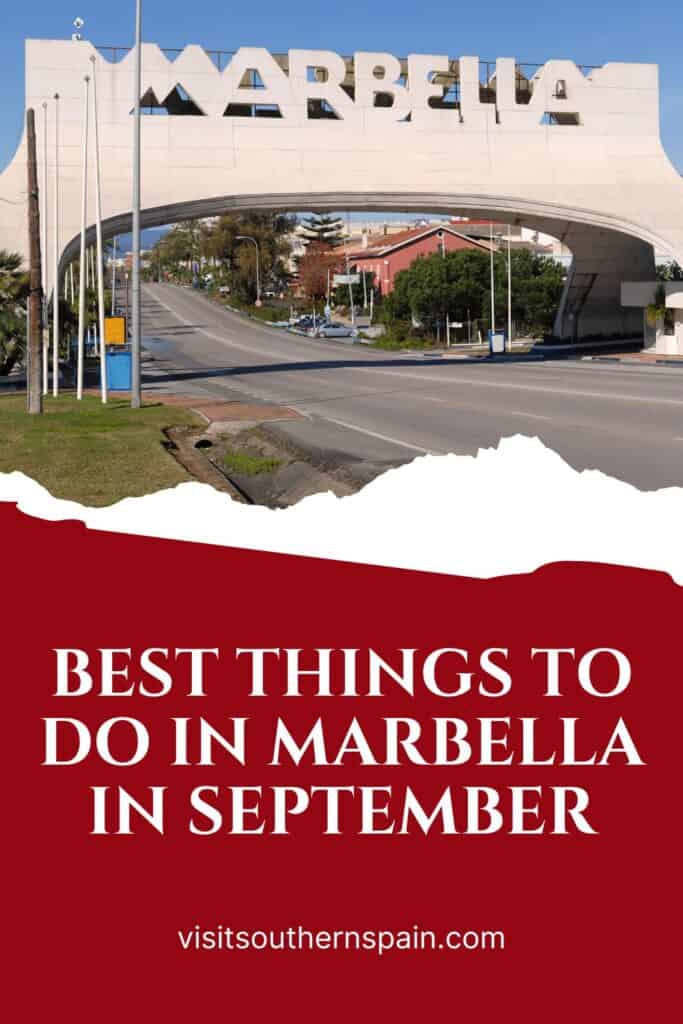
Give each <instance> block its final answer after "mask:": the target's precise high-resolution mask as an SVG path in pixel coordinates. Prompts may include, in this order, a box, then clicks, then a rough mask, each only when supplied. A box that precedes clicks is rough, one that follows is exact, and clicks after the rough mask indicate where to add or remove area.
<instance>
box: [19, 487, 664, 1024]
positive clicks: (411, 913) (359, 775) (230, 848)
mask: <svg viewBox="0 0 683 1024" xmlns="http://www.w3.org/2000/svg"><path fill="white" fill-rule="evenodd" d="M0 523H1V525H2V530H3V537H4V541H5V556H4V559H3V575H4V586H3V594H4V601H3V604H4V610H3V618H4V629H3V635H2V645H3V647H2V681H3V686H4V697H5V700H4V708H3V715H2V727H3V738H2V754H3V762H4V773H3V781H4V785H3V798H4V803H5V807H4V821H5V826H6V827H5V839H4V848H5V853H6V854H7V860H6V863H5V868H4V871H3V881H4V886H3V888H4V895H3V909H4V914H3V918H4V925H3V933H4V938H5V941H6V943H7V946H8V952H7V953H6V957H8V958H9V959H8V960H7V959H6V965H7V964H8V965H9V968H10V969H9V971H8V979H9V980H8V982H7V984H6V987H5V988H4V994H3V1002H5V1005H6V1007H7V1011H6V1015H7V1016H8V1019H11V1020H34V1019H35V1020H38V1019H50V1020H55V1021H59V1022H61V1021H70V1022H74V1024H81V1022H83V1024H85V1022H86V1021H88V1022H89V1021H93V1020H96V1021H99V1022H109V1021H121V1020H132V1021H139V1020H157V1019H159V1020H167V1021H173V1022H175V1021H184V1020H186V1019H188V1020H189V1019H192V1020H199V1021H201V1020H209V1019H211V1020H213V1019H219V1020H223V1019H226V1020H227V1019H233V1018H234V1019H236V1020H256V1021H261V1020H271V1019H278V1020H298V1021H302V1022H308V1021H319V1020H324V1021H337V1020H339V1021H341V1020H348V1019H355V1020H358V1021H370V1020H376V1019H381V1020H390V1021H412V1020H423V1019H425V1020H429V1019H436V1018H445V1019H448V1020H454V1019H457V1018H458V1017H459V1016H461V1015H462V1016H463V1018H465V1019H469V1020H475V1019H476V1020H483V1021H487V1022H488V1021H495V1020H499V1019H500V1020H503V1019H505V1020H524V1021H527V1022H536V1021H538V1022H541V1021H548V1020H552V1021H555V1022H557V1021H577V1020H580V1021H591V1022H592V1021H598V1020H603V1019H605V1020H621V1021H635V1020H656V1019H659V1018H661V1019H669V1017H670V1015H671V1014H672V1013H673V1012H674V1007H675V1005H676V1002H677V991H678V980H677V975H676V973H675V968H674V964H675V962H676V958H677V950H676V942H677V927H678V915H679V914H680V877H679V872H680V842H679V821H678V813H679V812H678V803H679V801H678V782H679V780H680V766H679V757H680V747H681V744H680V737H679V733H680V722H679V712H680V706H681V687H680V679H681V667H680V653H679V651H680V631H681V625H682V624H683V591H682V590H681V588H680V587H677V586H676V585H675V584H674V583H673V582H672V581H671V579H670V578H669V577H667V576H666V575H664V574H659V573H654V572H643V571H638V570H630V569H622V568H615V567H608V566H596V565H573V564H562V565H553V566H549V567H547V568H544V569H542V570H540V571H538V572H536V573H533V574H530V575H526V576H516V577H509V578H501V579H498V580H493V581H478V580H470V579H462V578H458V577H447V576H438V575H431V574H426V573H414V572H403V571H397V570H388V569H380V568H371V567H365V566H354V565H347V564H341V563H334V562H323V561H317V560H313V559H303V558H294V557H286V556H277V555H270V554H264V553H258V552H246V551H239V550H231V549H219V548H215V547H209V546H202V545H191V544H183V543H174V542H167V541H159V540H150V539H140V538H134V537H127V536H117V535H109V534H102V533H96V532H88V531H86V530H85V529H84V528H83V527H82V526H81V525H79V524H75V523H66V524H49V523H45V522H41V521H37V520H32V519H29V518H27V517H24V516H22V515H20V514H19V513H17V512H16V510H15V509H14V508H13V507H11V506H3V507H0ZM34 567H40V571H39V573H38V574H37V575H38V580H37V584H36V570H35V569H34ZM166 646H167V647H171V648H173V647H216V646H217V647H221V648H222V649H224V650H227V651H230V650H231V649H232V648H234V647H301V648H308V649H310V648H313V647H334V648H337V647H358V648H366V647H374V648H375V649H377V650H378V651H380V652H382V653H386V654H387V655H390V654H391V652H393V651H395V650H396V649H398V648H400V647H417V648H420V649H423V650H424V649H431V648H435V647H441V646H454V647H466V648H470V649H472V650H474V651H478V650H479V649H481V648H484V647H488V646H495V647H509V648H511V650H512V651H513V652H515V657H514V659H513V661H512V669H513V675H514V679H515V686H514V691H513V693H514V697H510V698H506V699H505V700H504V701H486V702H483V703H482V702H481V701H479V702H477V701H476V700H469V699H468V700H462V701H461V700H458V701H439V700H437V699H435V698H427V697H424V696H420V697H419V698H418V699H416V700H415V701H410V700H408V699H400V698H399V697H395V698H392V699H389V698H387V699H382V700H381V701H374V702H372V701H367V700H355V701H354V700H352V701H341V700H332V701H323V700H319V699H318V700H314V699H308V698H307V699H301V700H291V699H290V700H287V701H282V700H277V699H275V700H269V701H256V700H253V699H252V700H247V699H245V698H244V692H245V691H244V680H245V678H246V665H245V667H244V670H243V671H242V673H241V674H240V673H236V674H235V675H234V677H233V678H232V679H231V680H226V681H225V683H224V686H223V689H222V690H221V687H220V686H215V687H213V686H212V691H211V692H212V696H211V697H210V698H207V699H205V700H199V701H197V700H194V701H192V700H187V699H185V698H183V697H182V696H178V697H173V698H171V697H169V698H165V699H164V700H160V701H149V700H147V701H143V700H140V699H137V700H132V701H129V700H122V701H110V702H105V701H103V700H102V699H101V698H97V699H96V698H81V699H79V700H77V701H76V700H74V701H72V702H71V703H68V702H65V701H63V700H62V701H58V700H55V699H54V698H53V697H52V696H51V693H52V691H53V688H54V679H53V675H54V673H53V665H54V663H53V657H52V655H51V653H50V652H51V649H52V648H55V647H85V648H88V649H90V650H93V651H94V650H95V648H98V647H133V648H137V649H141V648H144V647H166ZM534 646H535V647H552V646H558V647H575V648H577V649H578V650H580V651H583V650H588V649H590V648H593V647H604V646H612V647H621V648H623V649H624V650H625V651H626V652H627V653H628V654H629V656H630V658H631V661H632V664H633V670H634V681H633V684H632V685H631V687H630V689H629V691H628V692H627V694H625V695H624V696H623V697H621V698H619V699H617V700H614V701H601V702H597V701H595V700H591V699H589V698H588V697H586V696H581V695H578V688H577V692H576V693H574V694H573V695H572V696H570V697H568V698H567V700H566V701H562V702H560V701H553V702H549V701H547V700H545V701H542V700H540V699H539V697H538V694H539V692H540V690H541V680H542V675H541V673H540V666H539V669H538V670H536V671H535V672H534V671H531V670H529V669H528V665H529V662H528V658H527V652H528V650H529V649H530V648H531V647H534ZM228 664H229V663H228ZM216 678H217V677H216ZM103 705H104V706H103ZM200 714H201V715H204V716H205V717H207V718H209V719H210V720H212V721H213V722H215V723H218V722H220V718H221V716H227V715H245V714H248V715H251V716H255V717H256V718H258V719H259V723H260V724H261V725H262V726H263V725H264V724H265V723H266V722H267V721H269V720H271V719H272V718H274V717H275V716H276V715H278V714H281V715H283V716H287V719H288V721H290V722H292V723H296V722H300V723H306V722H310V723H312V721H313V720H314V719H315V718H316V717H317V716H318V715H321V714H322V715H325V716H326V718H327V719H328V721H329V722H330V724H331V726H332V727H333V728H334V727H335V726H337V725H338V728H339V729H341V728H342V726H343V724H345V723H346V722H347V721H348V719H349V718H350V717H351V716H352V715H354V714H355V715H357V716H358V717H360V718H362V719H363V721H364V722H365V723H368V728H369V730H370V731H372V730H373V729H375V728H376V726H377V718H378V717H379V716H381V715H405V716H413V717H420V718H421V719H423V720H428V719H429V718H430V716H433V715H455V716H460V717H465V718H467V717H470V716H474V715H476V714H480V715H513V716H517V715H533V714H544V715H546V716H548V717H549V719H554V718H556V717H557V716H559V715H572V714H574V715H579V716H581V717H582V719H584V722H585V732H584V733H582V735H586V736H587V737H588V738H590V737H594V738H595V739H596V740H598V739H602V741H603V742H604V741H605V740H606V739H607V736H608V735H609V731H610V730H609V726H610V725H611V724H612V723H613V722H614V721H615V719H616V718H617V717H618V716H619V715H620V714H621V715H623V716H624V717H625V718H626V720H627V721H628V723H629V725H630V727H631V729H632V731H633V735H634V738H635V739H636V742H637V744H638V747H639V750H640V752H641V754H642V756H643V757H644V759H645V760H646V761H647V767H645V768H633V767H631V768H628V767H621V766H613V767H609V768H593V769H583V770H582V769H567V768H565V769H563V768H552V769H534V770H529V769H520V768H506V769H488V770H487V771H481V770H478V769H476V767H475V768H468V769H466V770H462V771H457V770H451V771H450V772H448V771H444V770H437V769H434V768H418V767H415V768H393V769H383V768H358V767H355V766H354V767H349V766H347V767H344V768H338V769H332V768H330V769H317V770H315V771H311V770H310V769H300V770H299V771H296V770H291V769H279V770H274V769H268V768H264V767H262V766H261V765H260V764H259V763H258V750H257V751H256V755H257V756H256V757H255V762H256V763H252V764H251V765H250V766H249V767H248V768H246V769H240V770H235V769H234V768H232V767H229V768H228V767H227V766H221V765H220V764H219V765H217V766H216V767H215V768H192V769H178V768H176V769H169V768H168V767H166V765H165V763H164V761H165V759H164V756H163V755H162V753H156V752H155V753H154V754H153V755H151V756H150V758H149V759H148V760H147V761H146V762H145V763H144V765H142V766H140V767H138V768H134V769H122V770H119V771H113V770H111V769H106V768H103V767H102V766H100V765H99V764H96V763H95V762H92V763H88V764H87V765H85V766H83V767H78V768H67V769H64V768H62V769H56V768H53V769H47V768H43V767H40V761H41V759H42V733H41V723H40V718H41V716H45V715H71V716H73V717H79V718H84V719H87V720H89V721H93V722H96V721H100V720H102V719H104V718H105V717H110V716H113V715H135V716H137V717H140V718H142V719H143V720H145V721H146V722H148V723H150V725H151V727H152V728H154V726H155V723H157V727H159V726H160V725H161V724H163V722H164V721H165V720H166V719H168V718H169V717H170V716H171V715H192V716H194V715H200ZM548 735H549V737H550V738H553V737H554V736H555V735H556V734H555V733H554V732H552V731H551V732H549V733H548ZM153 742H154V741H153ZM153 749H154V748H153ZM326 783H330V784H336V785H388V784H391V785H393V786H395V787H396V789H397V790H400V789H401V788H402V787H403V786H404V785H405V784H406V783H408V784H410V785H411V786H412V787H414V788H415V789H416V791H418V792H420V793H422V794H428V793H434V794H436V793H437V792H439V791H440V790H441V789H442V788H443V786H444V785H445V784H446V783H452V784H454V785H461V784H469V785H476V784H485V785H494V786H496V785H497V786H499V787H504V786H507V785H514V784H525V785H537V784H543V785H584V786H586V787H587V788H589V789H590V791H591V797H592V806H591V815H592V817H593V819H594V820H595V823H596V825H597V827H599V828H600V832H601V834H600V836H598V837H577V836H571V837H540V838H539V837H510V836H505V835H498V836H494V837H466V836H465V837H464V836H458V837H438V836H430V837H428V838H425V837H422V836H412V837H400V836H397V837H389V838H384V837H354V836H352V835H347V836H342V837H325V836H321V835H319V834H318V833H317V830H316V829H315V828H314V827H313V826H314V821H313V820H312V819H307V820H306V822H304V823H302V827H301V829H300V830H298V832H297V834H296V835H293V836H290V837H267V836H264V837H254V838H251V837H250V838H236V837H230V836H226V835H219V836H216V837H212V838H208V839H205V838H197V837H192V836H190V835H188V834H187V833H186V831H185V825H186V818H187V815H186V813H185V811H184V806H183V801H184V799H185V796H186V794H187V792H188V791H189V789H191V788H192V787H193V786H196V785H202V784H216V785H229V784H233V785H259V784H261V785H264V786H268V785H274V784H299V785H304V786H305V785H310V784H319V785H324V784H326ZM106 784H114V785H115V784H121V785H124V786H129V787H131V788H132V787H133V786H134V785H138V786H145V785H163V784H167V785H169V786H170V787H171V791H170V792H171V797H170V799H171V802H170V804H169V807H170V809H171V810H170V818H169V821H170V827H169V834H168V835H167V836H166V837H164V838H162V837H160V836H158V835H156V834H155V833H153V832H152V831H151V830H146V831H143V832H141V833H140V834H139V835H137V836H135V837H125V838H124V837H121V838H116V837H110V838H92V837H90V836H89V835H88V830H89V827H90V806H89V796H88V791H87V787H88V786H90V785H106ZM195 923H201V924H202V925H203V926H204V927H212V926H214V925H218V924H225V925H230V926H232V927H234V928H264V929H270V928H280V927H284V928H286V927H288V926H296V925H299V924H301V925H303V926H305V927H307V928H311V929H315V928H323V929H329V930H333V929H338V928H354V929H363V928H409V927H411V926H412V925H414V924H417V925H419V926H420V927H424V928H432V929H434V930H436V931H440V930H448V929H450V928H458V929H461V930H465V929H467V928H474V929H481V928H492V929H504V930H505V931H506V933H507V948H506V951H505V952H504V953H491V952H489V953H464V952H463V953H448V952H433V953H429V952H427V953H425V952H419V953H418V952H415V953H393V954H388V955H386V956H385V957H384V958H382V959H378V958H377V957H376V956H375V955H373V954H372V953H364V954H359V953H351V952H349V953H343V952H337V953H334V952H313V953H294V952H285V953H282V952H272V953H254V952H242V953H237V952H235V953H183V952H181V951H180V949H179V945H178V942H177V935H176V933H177V930H178V929H179V928H191V927H192V926H193V925H194V924H195Z"/></svg>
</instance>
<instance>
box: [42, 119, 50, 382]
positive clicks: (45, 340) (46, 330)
mask: <svg viewBox="0 0 683 1024" xmlns="http://www.w3.org/2000/svg"><path fill="white" fill-rule="evenodd" d="M48 205H49V204H48V198H47V103H43V253H42V258H43V266H44V268H45V281H44V289H43V394H44V395H46V394H47V371H48V361H47V345H48V336H49V328H48V318H47V303H48V298H49V295H50V293H49V291H48V288H47V279H48V274H47V217H48Z"/></svg>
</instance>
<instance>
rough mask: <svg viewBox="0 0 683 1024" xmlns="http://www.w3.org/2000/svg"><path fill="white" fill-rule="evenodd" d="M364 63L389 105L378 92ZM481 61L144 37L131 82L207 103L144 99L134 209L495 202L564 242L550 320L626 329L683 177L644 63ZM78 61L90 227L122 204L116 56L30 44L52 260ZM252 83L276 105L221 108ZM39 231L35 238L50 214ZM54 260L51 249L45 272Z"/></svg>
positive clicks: (14, 223)
mask: <svg viewBox="0 0 683 1024" xmlns="http://www.w3.org/2000/svg"><path fill="white" fill-rule="evenodd" d="M378 66H380V67H381V68H384V69H385V71H384V73H383V75H382V76H381V89H382V93H383V95H384V94H385V93H386V92H387V90H389V92H391V93H392V94H393V96H394V102H393V104H392V105H391V106H386V105H385V104H384V101H383V104H382V105H378V104H377V103H375V93H376V91H377V86H378V78H377V77H376V75H375V70H376V69H377V67H378ZM482 66H483V65H482V62H481V61H479V59H478V58H477V57H459V58H452V57H447V56H444V55H426V56H425V55H414V54H413V55H409V56H408V57H407V58H402V59H401V60H400V61H399V60H398V59H397V58H395V57H393V56H391V55H390V54H381V53H379V54H378V53H372V54H367V53H365V54H364V53H357V54H355V55H354V57H353V58H341V57H339V56H338V55H336V54H332V53H329V52H327V51H320V50H316V51H303V50H291V51H289V53H288V54H285V55H279V56H277V57H273V56H272V55H270V54H269V53H268V52H267V51H266V50H263V49H260V48H253V47H252V48H242V49H240V50H238V51H237V52H236V53H235V54H234V55H233V56H232V57H231V58H230V61H229V63H228V64H227V65H226V66H225V67H223V68H218V67H216V65H215V63H214V62H213V61H212V60H211V58H210V57H209V55H208V54H207V53H206V52H205V51H204V50H202V49H201V47H197V46H188V47H186V48H185V49H184V50H183V51H182V52H181V53H180V54H179V55H178V56H177V57H175V59H173V60H171V59H169V57H168V56H167V55H166V54H165V53H164V52H163V51H162V50H161V49H160V48H159V47H158V46H157V45H155V44H145V46H144V47H143V77H144V81H143V92H145V91H146V90H148V89H153V90H154V92H155V95H157V96H160V95H167V94H168V92H169V91H170V90H171V89H172V88H173V87H174V86H175V84H176V83H177V82H178V81H182V83H183V86H184V88H185V89H186V90H187V92H188V94H189V95H190V96H192V98H193V100H194V101H195V102H196V104H198V106H199V107H200V108H201V110H202V111H203V112H204V113H203V116H201V117H194V116H182V115H180V114H173V113H171V114H169V116H165V117H148V118H145V123H144V127H143V205H144V215H143V223H144V224H146V225H147V226H154V225H159V224H164V223H169V222H173V221H175V220H180V219H185V218H188V219H189V218H193V217H199V216H211V215H214V214H219V213H225V212H229V211H231V210H239V209H258V210H296V209H317V210H331V209H332V210H364V211H382V210H397V209H398V210H405V211H415V212H419V211H429V212H432V211H433V212H440V211H441V212H444V213H448V214H465V215H471V216H478V217H492V218H496V219H499V220H503V221H507V220H509V221H511V222H514V223H520V224H524V225H527V226H529V227H531V228H535V229H537V230H539V231H543V232H547V233H548V234H551V235H554V236H556V237H559V238H561V239H562V240H563V241H564V242H565V243H566V244H567V245H568V247H569V248H570V249H571V250H572V252H573V254H574V261H573V264H572V267H571V269H570V272H569V276H568V282H567V288H566V291H565V295H564V298H563V301H562V305H561V308H560V311H559V314H558V318H557V323H556V328H555V333H556V334H558V336H560V337H562V338H580V337H582V336H587V335H593V334H610V335H612V334H614V335H616V334H622V335H626V334H627V335H631V334H634V333H637V332H638V331H640V330H641V329H642V312H641V311H639V310H637V309H635V310H634V309H630V310H629V309H623V308H622V307H621V301H620V285H621V282H622V281H624V280H628V281H645V280H649V279H651V278H652V277H653V272H654V256H653V247H656V248H657V250H658V251H660V252H662V253H668V254H670V255H671V256H673V257H675V258H677V259H679V261H681V262H683V182H682V180H681V177H680V175H679V174H678V173H677V172H676V171H675V169H674V168H673V166H672V165H671V163H670V162H669V160H668V158H667V156H666V154H665V152H664V150H663V148H662V145H661V141H660V136H659V92H658V75H657V68H656V67H654V66H652V65H644V64H616V63H610V64H606V65H604V66H603V67H601V68H593V69H581V68H578V67H577V66H576V65H575V64H573V63H572V62H571V61H564V60H550V61H547V62H546V63H545V64H544V65H538V66H537V69H536V70H535V71H534V73H533V74H532V75H531V77H530V78H528V79H525V83H526V84H525V89H524V90H523V93H524V95H523V96H521V95H520V90H519V88H518V84H519V83H518V72H519V68H518V66H517V65H516V63H515V61H514V60H512V59H511V58H500V59H498V61H497V62H496V63H495V70H494V69H493V66H492V65H491V66H489V65H488V64H487V65H486V77H485V81H484V82H483V84H482V78H481V75H482ZM245 68H248V69H256V70H257V72H258V76H259V81H260V82H261V83H262V85H263V88H258V89H257V88H245V86H244V74H243V72H244V69H245ZM321 70H322V71H323V72H324V73H320V72H321ZM93 73H96V75H97V81H98V93H99V100H100V110H99V115H100V117H99V119H100V129H101V137H102V156H103V161H102V163H103V167H102V179H103V195H104V207H105V208H104V215H105V232H106V234H108V235H112V234H115V233H121V232H123V231H125V230H126V229H127V227H128V225H129V222H130V214H129V210H130V197H131V193H132V187H131V169H132V139H133V125H132V121H131V117H130V110H131V105H132V103H131V100H132V99H133V93H132V83H133V74H132V61H131V56H130V54H129V55H127V56H126V57H124V58H123V59H122V60H120V61H118V62H110V61H109V60H107V59H106V58H105V57H103V56H102V54H100V53H99V52H98V51H97V50H96V49H95V47H93V46H92V45H91V44H90V43H87V42H72V41H29V42H28V43H27V60H26V95H27V105H30V106H33V107H34V108H35V109H36V110H40V108H41V106H42V104H43V103H44V102H46V103H47V104H48V120H49V126H48V153H47V163H48V175H47V185H48V192H49V186H50V184H51V180H52V178H53V177H54V172H55V166H56V164H57V158H56V152H57V148H56V147H55V127H54V122H55V117H54V112H55V109H56V106H57V105H56V104H55V102H54V100H53V96H54V94H55V92H58V93H59V95H60V97H61V99H60V101H59V110H60V133H59V147H58V159H59V171H60V182H61V186H60V187H61V208H62V218H61V224H60V237H59V239H58V245H57V247H56V248H57V249H58V251H59V254H60V259H61V264H62V266H63V265H64V264H65V262H66V261H67V260H68V259H70V258H71V257H72V256H73V253H74V251H75V250H74V246H76V244H77V242H76V239H77V235H78V233H79V231H80V193H81V139H82V131H83V88H84V87H83V78H84V76H85V75H86V74H90V75H91V74H93ZM311 73H312V74H311ZM441 79H443V80H444V81H446V80H447V81H448V83H449V86H448V88H449V93H448V96H449V97H451V98H452V97H455V100H454V101H453V102H451V100H450V99H449V100H448V102H446V92H445V86H444V85H443V83H441ZM440 83H441V84H440ZM385 98H386V97H385ZM311 100H313V101H314V102H315V103H319V102H329V104H330V106H332V107H333V108H334V109H335V110H336V111H337V112H338V114H339V119H337V120H316V119H312V118H311V109H310V102H311ZM261 102H265V103H267V104H271V105H272V104H274V105H277V106H278V108H279V109H280V110H281V112H282V114H283V116H282V117H281V118H277V119H275V118H259V117H256V116H233V115H229V116H226V111H227V110H228V109H229V108H232V107H234V106H237V107H240V105H241V108H242V109H243V110H244V109H247V108H249V104H257V103H261ZM250 109H252V113H253V111H254V110H255V109H256V108H255V107H252V108H250ZM41 135H42V133H41ZM40 142H41V143H42V138H41V139H40ZM43 155H44V154H43V153H42V152H40V151H39V166H40V167H41V168H42V166H43ZM23 193H25V150H24V146H23V144H22V146H21V147H20V150H19V152H18V153H17V156H16V157H15V159H14V161H13V162H12V163H11V164H10V166H9V167H8V168H7V169H6V170H5V171H4V172H3V174H2V175H0V195H3V196H4V197H6V198H10V199H11V198H13V197H14V196H20V195H21V194H23ZM91 209H92V206H91ZM3 214H7V216H6V218H5V219H3V221H2V222H0V247H9V248H14V249H16V248H23V247H24V245H25V242H24V239H25V237H26V229H25V211H24V210H22V209H21V208H15V207H8V208H7V210H5V209H3ZM48 236H49V237H48V252H49V253H50V254H52V253H53V252H54V250H55V244H54V218H53V219H52V222H51V223H50V224H49V226H48ZM53 276H54V270H53V261H52V259H50V260H49V261H48V275H47V286H48V290H51V289H52V288H53V286H54V282H53V281H52V279H51V278H52V277H53Z"/></svg>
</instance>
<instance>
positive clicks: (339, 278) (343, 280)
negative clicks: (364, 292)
mask: <svg viewBox="0 0 683 1024" xmlns="http://www.w3.org/2000/svg"><path fill="white" fill-rule="evenodd" d="M332 282H333V284H334V286H335V288H337V287H338V285H340V284H360V274H335V275H334V277H333V278H332Z"/></svg>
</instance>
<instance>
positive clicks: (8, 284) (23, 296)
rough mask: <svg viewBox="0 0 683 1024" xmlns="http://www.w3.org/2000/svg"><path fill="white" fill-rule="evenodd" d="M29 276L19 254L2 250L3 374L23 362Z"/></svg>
mask: <svg viewBox="0 0 683 1024" xmlns="http://www.w3.org/2000/svg"><path fill="white" fill-rule="evenodd" d="M27 300H28V274H27V273H26V272H25V271H24V270H22V258H21V256H20V255H19V254H18V253H14V252H8V251H7V250H6V249H0V375H2V376H6V375H7V374H8V373H9V372H10V371H11V369H12V367H13V366H15V365H16V364H17V363H21V362H22V361H23V358H24V352H25V350H26V303H27Z"/></svg>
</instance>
